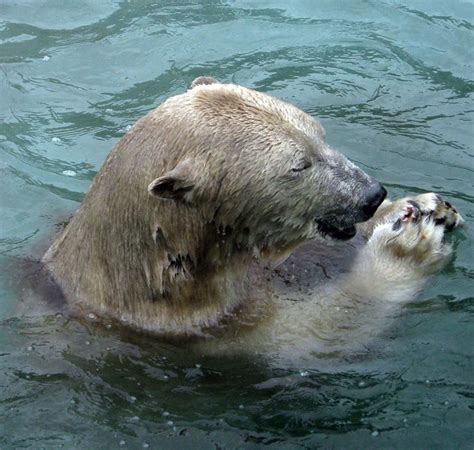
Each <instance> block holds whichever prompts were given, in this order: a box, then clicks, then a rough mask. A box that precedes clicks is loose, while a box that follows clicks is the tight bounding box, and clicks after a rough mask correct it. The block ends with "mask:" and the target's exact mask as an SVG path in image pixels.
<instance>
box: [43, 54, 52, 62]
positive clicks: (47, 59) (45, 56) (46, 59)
mask: <svg viewBox="0 0 474 450" xmlns="http://www.w3.org/2000/svg"><path fill="white" fill-rule="evenodd" d="M50 59H51V58H50V57H49V56H48V55H44V56H43V61H49V60H50Z"/></svg>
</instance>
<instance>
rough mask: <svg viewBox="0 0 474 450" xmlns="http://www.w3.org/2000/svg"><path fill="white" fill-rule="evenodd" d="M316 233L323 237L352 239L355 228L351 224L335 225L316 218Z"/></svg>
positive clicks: (341, 239) (342, 239)
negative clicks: (344, 225)
mask: <svg viewBox="0 0 474 450" xmlns="http://www.w3.org/2000/svg"><path fill="white" fill-rule="evenodd" d="M316 224H317V229H318V233H319V234H320V235H322V236H323V237H328V238H331V239H334V240H338V241H347V240H349V239H352V238H353V237H354V236H355V235H356V233H357V229H356V227H355V225H351V226H349V227H343V228H340V227H336V226H334V225H330V224H328V223H326V222H323V221H321V220H316Z"/></svg>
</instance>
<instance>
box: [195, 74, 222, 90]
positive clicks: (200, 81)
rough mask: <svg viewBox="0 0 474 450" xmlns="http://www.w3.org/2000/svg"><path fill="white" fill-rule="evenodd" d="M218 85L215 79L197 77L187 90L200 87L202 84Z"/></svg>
mask: <svg viewBox="0 0 474 450" xmlns="http://www.w3.org/2000/svg"><path fill="white" fill-rule="evenodd" d="M215 83H219V82H218V81H217V80H216V79H215V78H212V77H197V78H195V79H194V80H193V82H192V83H191V86H190V87H189V89H193V88H195V87H196V86H202V85H203V84H215Z"/></svg>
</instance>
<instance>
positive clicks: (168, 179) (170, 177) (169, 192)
mask: <svg viewBox="0 0 474 450" xmlns="http://www.w3.org/2000/svg"><path fill="white" fill-rule="evenodd" d="M193 178H194V177H193V161H192V160H191V159H185V160H184V161H181V162H180V163H178V165H177V166H176V167H175V168H174V169H173V170H170V171H169V172H167V173H165V174H164V175H163V176H161V177H159V178H157V179H156V180H153V181H152V182H151V183H150V184H149V185H148V192H149V193H150V194H151V195H154V196H156V197H160V198H167V199H173V200H181V199H183V197H184V195H185V194H186V193H187V192H190V191H191V190H192V189H193V188H194V180H193Z"/></svg>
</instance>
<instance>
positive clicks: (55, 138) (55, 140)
mask: <svg viewBox="0 0 474 450" xmlns="http://www.w3.org/2000/svg"><path fill="white" fill-rule="evenodd" d="M51 142H54V143H55V144H58V143H59V142H61V139H59V138H58V137H53V139H51Z"/></svg>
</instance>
